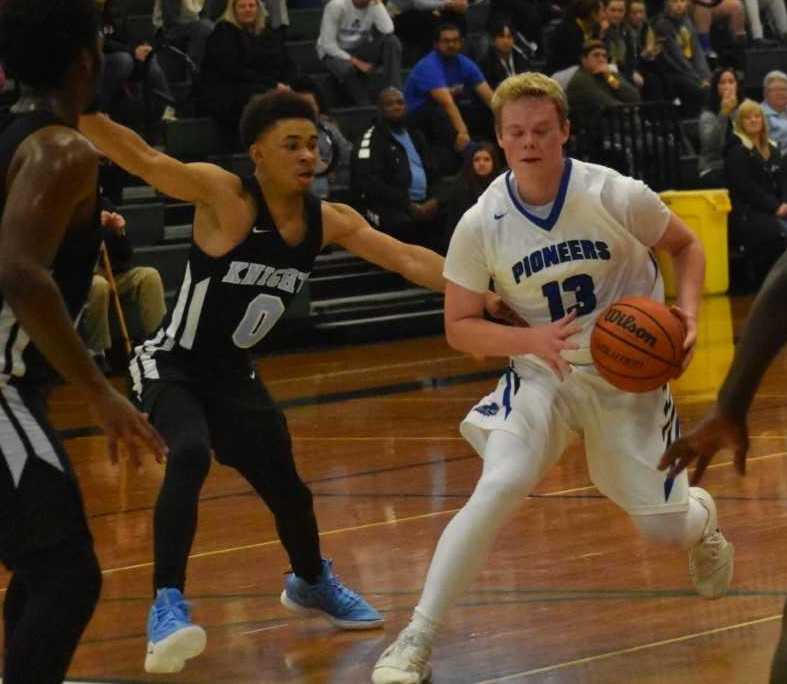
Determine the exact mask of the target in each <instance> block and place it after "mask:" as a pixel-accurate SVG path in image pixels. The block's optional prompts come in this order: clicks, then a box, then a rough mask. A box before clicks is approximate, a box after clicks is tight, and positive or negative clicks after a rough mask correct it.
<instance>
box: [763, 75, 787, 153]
mask: <svg viewBox="0 0 787 684" xmlns="http://www.w3.org/2000/svg"><path fill="white" fill-rule="evenodd" d="M762 92H763V96H764V97H765V101H764V102H763V103H762V111H763V112H765V118H766V120H767V122H768V131H769V133H770V137H771V139H772V140H774V141H775V142H776V143H778V145H779V148H780V150H781V152H782V154H784V153H787V74H785V73H784V72H783V71H771V72H769V73H768V74H767V75H766V76H765V79H764V80H763V84H762Z"/></svg>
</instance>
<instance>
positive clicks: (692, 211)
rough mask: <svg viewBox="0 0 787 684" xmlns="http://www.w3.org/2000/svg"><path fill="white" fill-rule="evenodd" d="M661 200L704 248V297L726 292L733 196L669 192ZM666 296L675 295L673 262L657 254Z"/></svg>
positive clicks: (714, 192) (685, 191)
mask: <svg viewBox="0 0 787 684" xmlns="http://www.w3.org/2000/svg"><path fill="white" fill-rule="evenodd" d="M661 199H662V200H664V203H665V204H666V205H667V206H668V207H669V208H670V209H672V211H674V212H675V213H676V214H677V215H678V216H680V217H681V218H682V219H683V220H684V221H685V222H686V224H687V225H688V226H689V227H690V228H691V229H692V230H693V231H694V232H695V233H696V234H697V236H698V237H699V239H700V242H702V245H703V247H704V248H705V286H704V288H703V293H704V294H720V293H722V292H726V291H727V288H728V287H729V284H730V273H729V261H728V257H727V215H728V214H729V213H730V209H731V208H732V206H731V205H730V196H729V193H728V192H727V191H726V190H668V191H666V192H662V193H661ZM657 257H658V260H659V265H660V266H661V275H662V276H663V278H664V292H665V294H666V295H667V296H668V297H674V296H675V293H676V282H675V273H674V271H673V269H672V261H671V260H670V258H669V257H668V256H667V255H666V254H662V253H659V254H657Z"/></svg>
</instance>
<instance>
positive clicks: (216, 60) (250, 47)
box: [198, 0, 296, 133]
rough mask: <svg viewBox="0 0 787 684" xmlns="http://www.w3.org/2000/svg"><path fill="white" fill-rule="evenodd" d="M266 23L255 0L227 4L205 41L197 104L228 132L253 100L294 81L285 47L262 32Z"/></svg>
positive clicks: (237, 122) (270, 32) (292, 69)
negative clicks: (255, 96) (206, 41)
mask: <svg viewBox="0 0 787 684" xmlns="http://www.w3.org/2000/svg"><path fill="white" fill-rule="evenodd" d="M265 20H266V14H265V9H264V8H263V6H262V4H261V3H260V0H230V2H228V3H227V9H226V10H225V12H224V16H223V17H222V18H221V20H220V21H219V22H218V23H217V24H216V28H215V29H214V31H213V33H212V34H211V35H210V38H208V43H207V46H206V50H205V59H204V61H203V63H202V78H201V81H200V86H199V97H198V100H199V105H200V108H201V109H202V110H203V111H205V112H206V113H207V114H209V115H210V116H212V117H213V118H214V119H215V120H216V121H217V122H218V123H220V124H221V125H223V126H226V127H227V128H228V129H230V130H231V131H233V133H234V132H235V131H237V130H238V124H239V122H240V116H241V113H242V112H243V108H244V107H245V106H246V103H247V102H248V101H249V100H250V99H251V98H252V96H254V95H256V94H258V93H264V92H267V91H268V90H276V89H279V90H286V89H288V88H289V82H290V81H291V80H292V79H293V78H294V77H295V73H296V69H295V65H294V64H293V62H292V60H291V59H290V57H289V55H288V54H287V49H286V47H285V45H284V43H282V42H281V40H280V39H279V36H277V35H275V34H274V33H273V32H272V31H271V30H268V29H267V27H266V22H265Z"/></svg>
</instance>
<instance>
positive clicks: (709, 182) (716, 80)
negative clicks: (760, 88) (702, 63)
mask: <svg viewBox="0 0 787 684" xmlns="http://www.w3.org/2000/svg"><path fill="white" fill-rule="evenodd" d="M741 100H742V97H741V83H740V81H738V76H737V74H736V73H735V69H733V68H732V67H723V68H721V69H717V70H716V71H715V72H714V74H713V77H712V78H711V81H710V92H709V94H708V103H707V105H706V107H705V108H704V109H703V110H702V114H700V120H699V134H700V154H699V160H698V163H697V167H698V169H697V170H698V171H699V176H700V183H701V185H702V187H704V188H723V187H725V186H726V180H725V178H724V150H725V149H726V147H727V146H728V145H729V143H730V137H731V136H732V120H733V119H734V117H735V114H736V112H737V111H738V105H739V104H740V102H741Z"/></svg>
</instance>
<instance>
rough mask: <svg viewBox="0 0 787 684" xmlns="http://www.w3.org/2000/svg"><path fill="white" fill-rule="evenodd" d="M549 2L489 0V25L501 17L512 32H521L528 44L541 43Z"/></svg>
mask: <svg viewBox="0 0 787 684" xmlns="http://www.w3.org/2000/svg"><path fill="white" fill-rule="evenodd" d="M548 5H549V3H546V2H542V1H541V0H491V3H490V5H489V26H490V28H491V27H492V24H493V23H495V22H496V21H499V20H500V19H501V18H502V19H504V20H506V21H508V22H510V24H511V27H512V29H513V32H514V33H515V34H516V33H521V34H522V36H523V37H524V38H525V39H526V40H527V41H528V43H529V44H531V45H535V46H536V47H539V46H541V44H542V29H543V27H544V21H545V20H546V19H547V18H548V17H549V7H548Z"/></svg>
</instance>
